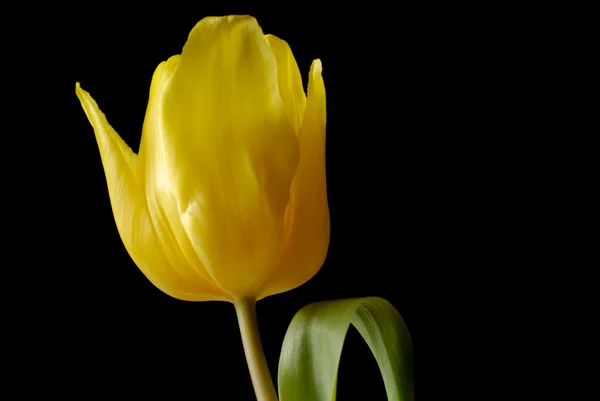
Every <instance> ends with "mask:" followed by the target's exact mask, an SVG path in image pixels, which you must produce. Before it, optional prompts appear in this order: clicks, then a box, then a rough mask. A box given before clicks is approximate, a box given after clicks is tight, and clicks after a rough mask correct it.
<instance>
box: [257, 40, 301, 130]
mask: <svg viewBox="0 0 600 401" xmlns="http://www.w3.org/2000/svg"><path fill="white" fill-rule="evenodd" d="M265 37H266V38H267V42H268V43H269V46H270V47H271V51H272V52H273V55H274V56H275V60H276V61H277V81H278V82H279V92H280V93H281V98H282V99H283V104H284V106H285V109H286V112H287V114H288V117H289V118H290V121H291V123H292V125H293V126H294V131H295V132H296V133H297V132H298V131H299V130H300V125H301V124H302V118H303V116H304V107H305V106H306V94H305V93H304V88H303V87H302V76H301V75H300V70H299V69H298V64H297V63H296V59H295V58H294V54H293V53H292V49H290V46H289V45H288V44H287V42H286V41H285V40H282V39H279V38H278V37H277V36H274V35H266V36H265Z"/></svg>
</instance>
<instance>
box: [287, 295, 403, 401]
mask: <svg viewBox="0 0 600 401" xmlns="http://www.w3.org/2000/svg"><path fill="white" fill-rule="evenodd" d="M350 323H352V324H353V325H354V327H356V329H357V330H358V332H359V333H360V334H361V335H362V337H363V338H364V339H365V341H366V342H367V344H368V345H369V348H370V349H371V352H372V353H373V355H374V356H375V359H376V360H377V364H378V365H379V370H380V371H381V375H382V376H383V381H384V384H385V390H386V393H387V396H388V401H412V400H414V380H413V351H412V342H411V339H410V334H409V333H408V329H407V328H406V325H405V324H404V321H403V320H402V317H401V316H400V313H398V311H397V310H396V308H394V307H393V306H392V304H390V303H389V302H388V301H386V300H385V299H382V298H378V297H368V298H353V299H342V300H335V301H325V302H316V303H314V304H310V305H308V306H305V307H304V308H302V309H301V310H300V311H299V312H298V313H296V316H294V318H293V319H292V322H291V323H290V326H289V327H288V330H287V333H286V334H285V339H284V340H283V346H282V349H281V356H280V358H279V372H278V382H279V397H280V401H334V400H335V397H336V388H337V373H338V366H339V363H340V357H341V354H342V347H343V345H344V339H345V337H346V332H347V331H348V328H349V327H350Z"/></svg>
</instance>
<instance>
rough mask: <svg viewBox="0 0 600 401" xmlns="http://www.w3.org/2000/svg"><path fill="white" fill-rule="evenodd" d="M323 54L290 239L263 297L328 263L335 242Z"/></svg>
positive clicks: (303, 132) (290, 214) (315, 71)
mask: <svg viewBox="0 0 600 401" xmlns="http://www.w3.org/2000/svg"><path fill="white" fill-rule="evenodd" d="M321 72H322V66H321V61H320V60H315V61H314V62H313V64H312V66H311V69H310V77H309V84H308V99H307V102H306V111H305V113H304V120H303V123H302V128H301V129H300V132H299V134H298V137H299V140H300V163H299V165H298V171H297V172H296V176H295V178H294V182H293V184H292V194H291V198H292V199H291V202H290V205H289V207H288V210H287V211H286V216H285V240H284V243H283V245H282V248H281V252H280V257H279V261H278V264H277V267H276V269H275V271H274V272H273V274H272V276H271V277H269V278H268V279H267V280H265V283H264V286H263V288H262V289H261V291H260V296H259V299H260V298H264V297H266V296H269V295H273V294H277V293H280V292H284V291H288V290H291V289H293V288H296V287H298V286H300V285H302V284H304V283H305V282H306V281H308V280H309V279H310V278H311V277H312V276H314V275H315V274H316V273H317V271H318V270H319V269H320V268H321V266H322V265H323V262H324V261H325V257H326V255H327V250H328V248H329V207H328V205H327V185H326V180H325V124H326V107H325V85H324V83H323V77H322V76H321Z"/></svg>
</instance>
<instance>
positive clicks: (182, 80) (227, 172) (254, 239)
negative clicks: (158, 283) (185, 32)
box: [146, 16, 299, 297]
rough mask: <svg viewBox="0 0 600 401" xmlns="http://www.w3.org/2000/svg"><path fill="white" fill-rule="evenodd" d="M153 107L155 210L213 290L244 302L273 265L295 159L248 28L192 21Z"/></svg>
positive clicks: (271, 77)
mask: <svg viewBox="0 0 600 401" xmlns="http://www.w3.org/2000/svg"><path fill="white" fill-rule="evenodd" d="M161 102H162V103H161V106H160V107H159V108H158V109H157V111H156V113H157V115H159V116H160V118H157V119H156V120H155V121H156V126H155V127H154V128H153V130H154V132H153V133H152V136H155V140H156V142H155V143H156V144H160V145H157V146H159V147H160V152H161V159H162V161H163V162H162V163H161V165H160V166H158V167H156V171H155V172H154V174H152V176H153V179H154V180H155V181H157V180H160V185H154V186H153V187H152V190H153V191H155V192H161V193H162V194H160V193H156V194H155V195H154V196H155V199H157V205H156V206H160V207H161V208H162V209H163V210H171V211H176V213H177V214H178V215H179V218H180V221H181V224H182V227H183V229H184V230H185V233H186V234H187V237H188V239H189V241H190V242H191V244H192V246H193V248H194V249H195V251H196V253H197V254H198V255H199V258H200V261H201V263H202V266H203V267H204V269H206V272H207V273H208V274H209V275H210V277H211V278H212V279H213V280H214V282H215V283H216V284H218V285H219V287H220V288H222V289H224V290H226V291H228V292H229V293H231V294H235V296H237V297H244V296H254V295H255V294H256V288H257V286H258V285H260V283H261V282H262V281H263V279H264V278H265V277H266V276H267V275H268V274H269V273H270V271H271V270H272V268H273V266H274V264H275V261H276V257H277V252H278V249H279V246H280V242H281V238H282V234H283V221H284V215H285V209H286V207H287V204H288V201H289V193H290V186H291V182H292V179H293V176H294V173H295V171H296V167H297V164H298V158H299V156H298V152H299V150H298V139H297V137H296V134H295V132H294V129H293V126H292V125H291V123H290V121H289V119H288V117H287V115H286V111H285V108H284V105H283V100H282V97H281V94H280V92H279V87H278V82H277V64H276V60H275V57H274V56H273V53H272V52H271V50H270V48H269V45H268V43H267V40H266V39H265V37H264V35H263V33H262V30H261V29H260V27H259V26H258V24H257V22H256V20H255V19H254V18H252V17H246V16H230V17H219V18H217V17H210V18H205V19H203V20H202V21H200V22H199V23H198V24H197V25H196V26H195V27H194V29H193V30H192V32H191V33H190V35H189V38H188V41H187V43H186V45H185V47H184V49H183V52H182V54H181V58H180V61H179V65H178V66H177V68H176V69H175V72H174V74H173V77H172V78H171V79H170V80H169V82H168V83H167V84H165V86H164V93H163V96H162V100H161ZM148 163H150V162H149V161H148ZM148 178H149V175H148V174H146V179H148ZM157 182H158V181H157ZM146 189H147V190H148V184H146ZM148 198H149V199H150V195H148ZM149 206H150V207H151V208H153V207H154V206H152V205H151V204H150V203H149ZM173 214H175V213H174V212H173ZM174 236H175V237H178V234H177V232H175V231H174Z"/></svg>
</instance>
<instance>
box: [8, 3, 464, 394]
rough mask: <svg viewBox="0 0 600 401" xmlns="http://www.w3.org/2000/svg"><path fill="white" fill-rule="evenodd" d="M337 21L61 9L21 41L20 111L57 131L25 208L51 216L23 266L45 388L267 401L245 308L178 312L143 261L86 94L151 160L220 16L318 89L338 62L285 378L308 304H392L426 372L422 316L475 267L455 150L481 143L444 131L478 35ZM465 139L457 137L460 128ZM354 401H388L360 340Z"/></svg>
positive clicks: (269, 346) (425, 21)
mask: <svg viewBox="0 0 600 401" xmlns="http://www.w3.org/2000/svg"><path fill="white" fill-rule="evenodd" d="M320 8H321V5H319V4H316V3H304V4H297V5H296V6H294V7H291V6H290V7H283V6H281V7H279V8H264V9H259V8H252V7H238V6H235V7H234V6H231V7H228V6H219V7H215V6H209V5H203V4H194V5H188V6H185V7H182V6H175V5H173V6H172V7H171V6H169V4H165V5H164V6H163V7H158V8H152V7H148V8H147V9H144V10H141V9H135V10H130V9H129V8H128V7H126V6H125V5H123V6H122V7H109V6H107V7H105V8H100V7H89V8H85V7H83V8H78V9H64V10H63V9H59V8H58V7H57V8H52V10H49V9H48V10H37V17H36V19H35V21H36V24H30V25H29V26H22V27H21V28H20V29H22V30H24V31H28V32H29V34H31V35H32V39H31V41H29V42H28V44H27V46H25V47H23V48H20V49H19V52H20V53H19V54H25V55H26V57H27V60H28V61H27V64H26V65H25V66H24V67H23V69H27V70H28V71H32V72H34V73H33V74H31V75H29V76H30V77H31V78H30V79H31V81H30V82H28V85H29V86H31V87H32V88H33V89H31V90H28V91H27V93H24V94H21V98H20V101H21V102H22V103H21V104H24V105H29V104H33V105H34V107H36V110H38V114H36V115H35V117H34V116H32V115H30V117H29V118H30V119H31V120H26V121H25V124H30V125H31V126H34V125H36V124H38V123H41V125H43V126H44V127H46V129H45V130H43V132H39V131H38V132H37V133H36V135H37V136H36V140H37V141H38V144H39V145H40V147H42V148H43V149H41V150H42V153H43V155H44V157H45V159H44V162H46V164H45V166H46V167H42V168H40V169H38V171H37V174H38V175H37V178H36V182H37V184H36V185H37V188H39V189H38V190H37V197H33V198H32V199H27V200H25V201H24V202H26V204H27V205H31V207H38V208H39V207H40V205H42V209H43V211H44V212H43V216H38V215H34V214H28V217H29V218H31V219H32V220H33V221H36V222H39V231H38V232H39V234H38V235H39V237H40V238H42V240H40V242H41V244H42V245H41V246H40V247H38V249H41V250H40V251H39V252H34V251H31V250H28V251H26V252H27V253H26V254H25V255H24V256H25V259H26V260H27V261H28V262H27V264H28V265H31V266H34V268H35V269H36V270H35V272H34V271H33V270H31V271H30V270H28V269H26V272H25V273H24V274H25V276H27V277H35V280H33V279H31V280H30V282H31V284H30V287H29V292H26V293H27V294H28V295H27V296H26V297H25V298H26V299H29V300H32V302H29V303H27V307H29V308H30V310H29V314H28V315H20V317H19V319H20V320H21V321H22V323H23V324H27V325H31V326H32V327H34V328H35V330H37V331H36V332H37V333H38V334H39V333H42V334H43V335H41V334H40V335H32V336H31V339H30V340H28V341H29V343H28V344H29V346H30V347H33V348H35V350H36V353H35V354H31V355H33V356H31V358H33V359H25V361H23V362H22V363H23V364H24V365H23V366H25V367H23V369H25V370H26V371H27V370H29V373H30V374H35V375H38V374H39V376H40V377H43V378H45V379H46V380H43V381H42V382H43V384H40V386H44V388H45V391H47V392H49V393H53V394H54V393H56V394H68V395H73V396H77V397H79V396H81V397H82V398H83V399H87V398H88V395H94V394H100V393H102V394H129V395H132V396H136V397H137V396H140V397H141V394H150V395H152V394H155V393H158V392H162V391H166V392H167V393H166V394H170V396H169V397H168V399H186V398H189V397H193V398H196V399H203V400H204V399H206V400H252V399H254V398H253V397H254V394H253V390H252V385H251V382H250V377H249V373H248V371H247V367H246V362H245V359H244V354H243V349H242V345H241V340H240V337H239V331H238V328H237V322H236V317H235V312H234V309H233V306H232V305H230V304H228V303H219V302H205V303H189V302H182V301H178V300H175V299H172V298H170V297H168V296H167V295H165V294H163V293H161V292H160V291H159V290H158V289H156V288H155V287H153V286H152V284H151V283H150V282H149V281H148V280H147V279H146V278H145V277H144V276H143V275H142V273H141V272H140V271H139V270H138V269H137V267H136V266H135V265H134V263H133V262H132V261H131V259H130V257H129V256H128V254H127V252H126V250H125V248H124V247H123V245H122V243H121V240H120V238H119V235H118V233H117V229H116V226H115V223H114V220H113V216H112V211H111V207H110V203H109V198H108V193H107V189H106V182H105V178H104V172H103V169H102V165H101V161H100V157H99V152H98V148H97V145H96V141H95V138H94V134H93V130H92V128H91V126H90V124H89V122H88V121H87V118H86V117H85V114H84V112H83V110H82V109H81V106H80V104H79V101H78V99H77V98H76V96H75V82H77V81H79V82H81V85H82V87H83V88H84V89H85V90H87V91H88V92H90V94H91V95H92V96H93V97H94V98H95V100H96V101H97V102H98V104H99V106H100V108H101V109H102V111H103V112H104V113H105V114H106V115H107V117H108V120H109V122H110V123H111V125H112V126H113V127H114V128H115V129H116V131H117V132H118V133H119V134H120V135H121V136H122V137H123V138H124V139H125V141H126V142H127V143H128V144H129V145H131V146H132V147H133V149H134V150H137V148H138V146H139V140H140V135H141V128H142V122H143V118H144V114H145V108H146V104H147V99H148V91H149V85H150V79H151V76H152V73H153V72H154V69H155V68H156V66H157V65H158V64H159V63H160V62H161V61H163V60H166V59H167V58H168V57H170V56H171V55H173V54H179V53H180V51H181V48H182V47H183V44H184V43H185V41H186V38H187V35H188V33H189V31H190V30H191V29H192V28H193V26H194V25H195V23H196V22H197V21H199V20H200V19H202V18H203V17H205V16H211V15H228V14H250V15H253V16H254V17H256V18H257V20H258V22H259V24H260V25H261V27H262V29H263V31H264V32H265V33H272V34H274V35H276V36H278V37H280V38H283V39H285V40H286V41H287V42H288V43H289V44H290V46H291V48H292V50H293V52H294V55H295V57H296V60H297V62H298V65H299V68H300V71H301V74H302V77H303V80H304V84H305V85H306V78H307V76H308V71H309V67H310V64H311V62H312V60H313V59H315V58H320V59H321V60H322V62H323V76H324V81H325V86H326V90H327V117H328V121H327V183H328V197H329V206H330V212H331V227H332V229H331V243H330V248H329V253H328V256H327V260H326V262H325V264H324V265H323V267H322V269H321V270H320V271H319V273H318V274H317V275H316V276H315V277H314V278H313V279H312V280H310V281H309V282H308V283H306V284H305V285H303V286H301V287H299V288H297V289H295V290H292V291H290V292H288V293H284V294H280V295H277V296H273V297H269V298H267V299H264V300H261V301H259V303H258V318H259V325H260V329H261V336H262V339H263V345H264V348H265V352H266V356H267V360H268V363H269V366H270V368H271V372H272V376H273V378H274V379H275V380H276V376H277V363H278V358H279V351H280V347H281V344H282V341H283V337H284V334H285V331H286V329H287V326H288V324H289V322H290V321H291V319H292V317H293V316H294V314H295V313H296V312H297V311H298V310H299V309H300V308H301V307H303V306H305V305H307V304H309V303H312V302H316V301H321V300H328V299H339V298H351V297H363V296H380V297H383V298H385V299H387V300H389V301H390V302H391V303H392V304H393V305H394V306H395V307H396V308H397V309H398V311H399V312H400V314H401V315H402V316H403V318H404V320H405V322H406V324H407V326H408V329H409V331H410V333H411V335H412V339H413V343H414V348H415V356H416V361H417V364H416V365H417V367H418V360H419V353H420V352H421V348H420V344H421V343H420V341H421V340H420V338H421V337H420V336H421V334H422V333H421V332H420V330H419V325H418V324H417V316H418V315H421V316H422V315H423V314H424V313H426V312H424V310H425V309H426V308H427V307H428V306H429V305H432V304H434V305H442V304H443V303H444V302H445V299H444V296H443V295H442V294H447V292H442V291H439V292H438V291H437V289H438V288H443V287H444V280H445V278H446V277H447V275H448V273H447V271H448V269H449V268H450V267H451V265H452V266H456V265H460V264H461V263H463V262H464V260H461V259H460V257H457V256H456V255H455V253H456V252H458V251H457V250H456V249H455V247H456V244H457V243H458V242H459V240H457V239H456V235H458V234H457V233H458V230H457V228H456V227H457V226H456V223H457V222H458V223H460V219H461V217H460V215H458V213H459V212H456V211H455V210H454V208H453V206H454V205H455V202H457V200H456V198H457V197H458V196H459V195H458V194H459V191H460V189H461V184H460V182H459V178H458V176H457V169H460V168H461V167H462V165H461V160H460V157H458V156H457V157H455V156H453V150H455V149H458V148H460V147H461V141H463V140H465V137H464V136H461V135H450V133H449V131H448V129H447V128H445V127H447V126H448V125H451V124H452V123H453V122H454V121H453V120H454V119H456V118H457V117H456V116H455V115H454V113H455V112H456V111H457V110H460V106H459V105H457V104H456V102H460V100H461V99H462V96H463V95H462V94H459V95H457V94H456V90H457V89H458V88H460V87H461V82H460V78H457V75H455V74H454V72H456V70H457V69H463V68H464V69H469V68H471V69H472V68H474V67H473V66H472V65H465V64H464V63H461V62H460V57H461V53H460V52H461V50H460V49H459V48H460V44H459V42H455V40H456V37H457V35H460V32H461V27H460V26H452V24H449V23H444V24H440V23H439V22H440V21H443V19H444V10H442V9H439V8H438V9H429V8H427V7H423V8H419V9H417V8H416V7H403V8H402V10H401V12H400V10H399V12H396V13H393V14H392V13H387V12H384V11H379V12H377V13H365V12H364V11H362V10H351V9H347V10H346V11H343V12H340V13H337V14H331V13H325V12H324V10H321V9H320ZM51 11H52V12H54V13H55V14H53V15H54V16H53V17H52V18H50V16H48V18H46V16H45V15H44V12H51ZM446 33H451V34H452V38H453V39H449V38H446V36H445V35H446ZM30 47H33V48H36V49H38V50H37V53H30V52H29V49H30ZM457 64H460V66H457ZM461 74H464V71H461ZM36 119H40V120H41V121H35V120H36ZM48 127H49V128H48ZM460 129H461V127H460V126H457V125H456V124H455V125H454V128H453V131H454V133H456V132H457V131H460ZM467 129H469V127H464V130H467ZM40 199H43V201H41V200H40ZM471 201H473V200H471ZM42 221H43V223H41V222H42ZM450 222H452V224H454V226H451V223H450ZM21 235H30V234H28V233H24V234H21ZM453 236H454V237H453ZM450 243H452V245H451V244H450ZM40 258H42V259H43V260H44V262H43V263H42V266H43V268H41V267H39V266H40V263H38V262H37V260H39V259H40ZM449 260H450V261H451V262H448V261H449ZM34 268H31V269H34ZM29 275H31V276H29ZM21 293H22V291H21ZM23 304H25V303H23ZM25 316H28V317H25ZM30 334H31V333H30ZM58 361H60V363H57V362H58ZM32 370H35V372H34V371H32ZM417 371H418V369H417ZM31 391H34V390H33V389H32V390H31ZM337 399H338V400H340V401H343V400H375V401H376V400H384V399H385V391H384V387H383V382H382V380H381V378H380V376H379V372H378V368H377V365H376V363H375V361H374V358H372V356H371V355H370V353H369V350H368V348H367V346H366V345H365V344H364V343H363V342H362V340H361V339H360V336H359V335H358V333H357V332H356V331H355V330H354V329H353V328H351V330H350V331H349V334H348V338H347V342H346V346H345V349H344V352H343V354H342V361H341V365H340V374H339V383H338V398H337Z"/></svg>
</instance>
